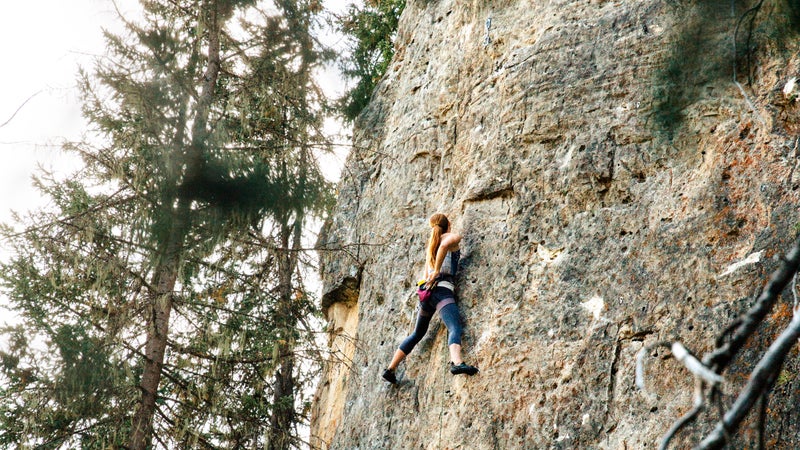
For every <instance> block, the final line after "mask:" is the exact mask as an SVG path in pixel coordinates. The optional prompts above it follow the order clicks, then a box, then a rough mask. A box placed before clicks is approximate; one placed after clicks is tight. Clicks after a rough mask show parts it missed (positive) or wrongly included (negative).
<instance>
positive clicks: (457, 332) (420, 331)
mask: <svg viewBox="0 0 800 450" xmlns="http://www.w3.org/2000/svg"><path fill="white" fill-rule="evenodd" d="M439 316H440V317H441V318H442V322H444V324H445V326H446V327H447V332H448V335H447V345H451V344H459V345H460V344H461V333H462V328H461V317H460V315H459V314H458V306H456V304H455V303H450V304H448V305H445V306H444V307H442V309H440V310H439ZM432 318H433V313H432V312H429V311H426V310H425V309H423V308H419V311H418V312H417V325H416V326H415V327H414V333H413V334H412V335H411V336H409V337H407V338H405V340H404V341H403V343H402V344H400V350H402V351H403V353H405V354H406V355H408V354H409V353H411V350H413V349H414V347H415V346H416V345H417V344H419V341H421V340H422V338H423V337H425V333H427V332H428V325H430V323H431V319H432Z"/></svg>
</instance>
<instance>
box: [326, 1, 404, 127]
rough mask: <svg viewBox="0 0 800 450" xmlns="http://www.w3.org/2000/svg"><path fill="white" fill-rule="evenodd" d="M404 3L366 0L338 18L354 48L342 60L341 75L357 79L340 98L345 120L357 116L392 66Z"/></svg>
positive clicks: (341, 110) (351, 119) (350, 119)
mask: <svg viewBox="0 0 800 450" xmlns="http://www.w3.org/2000/svg"><path fill="white" fill-rule="evenodd" d="M405 6H406V0H366V1H365V2H364V4H363V5H361V6H356V5H351V6H350V8H349V9H348V11H347V14H346V15H345V16H344V17H343V18H341V19H340V20H339V21H338V24H339V29H340V31H341V32H343V33H344V34H345V35H346V36H348V38H349V41H350V49H351V52H350V54H349V55H348V56H347V57H346V58H344V59H342V60H341V61H340V63H341V69H342V74H343V75H344V76H345V77H348V78H351V79H353V80H355V85H354V86H353V87H352V88H350V89H349V90H348V91H347V92H345V94H344V96H343V97H342V98H341V99H340V100H339V110H340V112H341V114H342V115H343V117H344V118H345V119H346V120H348V121H353V120H355V118H356V117H358V115H359V114H360V113H361V111H362V110H363V109H364V108H365V107H366V106H367V103H369V100H370V98H371V97H372V92H373V91H374V90H375V87H376V86H377V85H378V81H380V79H381V77H383V74H384V73H386V70H387V69H388V68H389V63H390V62H391V60H392V56H394V42H393V41H394V37H395V35H396V34H397V24H398V22H399V20H400V14H401V13H402V12H403V9H405Z"/></svg>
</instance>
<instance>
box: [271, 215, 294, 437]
mask: <svg viewBox="0 0 800 450" xmlns="http://www.w3.org/2000/svg"><path fill="white" fill-rule="evenodd" d="M287 222H288V221H287ZM300 235H301V227H300V219H299V218H298V219H297V222H295V224H294V225H288V224H286V223H285V224H284V225H283V226H282V229H281V247H282V248H281V250H279V253H280V255H279V257H278V271H279V273H278V277H279V280H280V286H279V291H278V292H279V300H278V305H277V308H276V313H277V317H276V321H277V323H278V324H280V325H279V326H280V334H279V336H278V341H277V342H278V355H279V356H278V358H279V361H280V362H279V367H278V370H277V372H276V374H275V383H274V390H273V395H272V415H271V416H270V421H269V425H270V427H269V431H268V438H267V450H283V449H287V448H289V445H290V444H291V442H292V440H293V430H292V427H293V426H294V423H295V405H294V401H295V393H294V387H295V380H294V366H295V360H294V346H295V337H294V311H293V297H292V295H293V291H294V287H293V284H292V276H293V275H294V271H295V269H296V267H297V251H295V250H296V249H299V248H300ZM290 239H291V241H292V243H291V247H290V243H289V242H290Z"/></svg>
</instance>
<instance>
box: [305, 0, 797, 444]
mask: <svg viewBox="0 0 800 450" xmlns="http://www.w3.org/2000/svg"><path fill="white" fill-rule="evenodd" d="M792 4H794V3H792V2H789V3H786V2H773V5H772V6H770V7H766V6H765V7H764V8H762V9H761V10H760V11H757V13H756V14H753V13H752V12H751V13H749V14H748V16H746V17H745V19H746V20H745V21H744V22H743V25H741V26H740V27H739V31H738V34H737V36H736V37H737V39H736V43H737V46H738V48H739V49H742V48H748V45H749V46H750V47H752V48H755V51H753V52H751V53H750V54H749V56H748V55H745V54H744V52H742V51H741V50H740V51H739V58H738V60H737V64H736V69H735V70H736V75H737V78H736V79H737V80H738V81H739V83H741V84H739V85H737V84H736V83H734V81H733V80H734V74H733V70H734V69H733V68H734V61H733V60H734V57H733V51H734V49H733V47H734V45H733V43H734V34H735V31H736V29H737V27H736V25H737V22H738V21H739V19H740V17H742V16H743V15H744V14H745V13H746V11H747V10H748V9H749V8H750V6H752V5H745V4H743V3H742V4H740V2H733V3H732V2H730V1H726V2H722V1H704V2H694V3H690V2H681V1H680V0H678V1H677V2H673V1H667V2H633V1H620V2H608V1H586V2H572V1H564V0H554V1H550V2H535V1H532V0H498V1H492V2H484V1H474V0H473V1H456V0H438V1H436V0H409V2H408V4H407V6H406V9H405V11H404V13H403V16H402V19H401V23H400V29H399V30H398V35H397V39H396V44H395V45H396V54H395V59H394V61H393V63H392V65H391V67H390V69H389V71H388V73H387V74H386V76H385V77H384V79H383V80H382V82H381V83H380V85H379V87H378V90H377V92H376V93H375V95H374V97H373V100H372V102H371V104H370V106H369V107H368V108H367V110H365V112H364V113H363V114H362V116H361V117H360V118H359V120H358V121H357V123H356V129H355V132H354V141H353V143H354V148H353V151H352V153H351V155H350V158H349V161H348V163H347V166H346V168H345V173H344V176H343V179H342V182H341V185H340V198H339V203H338V206H337V210H336V211H335V215H334V216H333V217H332V219H331V220H330V222H329V223H328V224H327V227H326V233H325V235H324V236H323V237H322V239H321V243H323V244H325V245H326V246H327V247H328V248H329V249H331V250H332V251H326V252H325V253H324V254H323V267H322V272H323V280H324V288H323V291H324V292H323V294H324V299H323V306H324V308H325V310H326V314H327V318H328V321H329V330H330V338H331V339H330V342H331V347H332V355H333V357H332V358H331V360H330V361H329V363H328V365H327V367H326V369H325V376H324V378H323V380H322V381H321V383H320V387H319V391H318V394H317V399H316V402H315V404H314V408H313V409H314V411H313V413H312V414H313V420H312V435H313V436H315V445H317V446H319V447H320V448H331V449H445V448H447V449H454V448H463V449H516V448H526V449H549V448H557V449H578V448H601V449H640V448H657V446H658V441H659V439H660V436H661V435H663V434H664V433H665V432H666V431H667V430H668V429H669V427H670V426H671V425H672V423H673V422H674V421H675V420H676V419H678V418H679V417H680V416H681V415H682V414H683V413H684V412H686V411H687V410H688V409H690V408H691V402H692V399H691V391H692V379H691V378H690V376H689V375H688V374H687V372H686V371H685V369H683V367H682V366H680V365H679V364H678V363H677V362H676V361H675V360H674V358H671V354H670V353H669V352H668V351H666V350H654V351H652V352H650V353H649V354H648V355H647V357H645V361H644V362H645V369H646V383H647V390H646V391H644V392H643V391H640V390H638V389H637V388H636V387H635V386H634V367H635V355H636V354H637V352H638V351H639V350H640V349H641V348H642V347H643V346H646V345H650V344H653V343H656V342H659V341H665V340H675V339H677V340H680V341H681V342H683V343H684V345H686V346H687V348H690V349H691V350H693V351H694V352H695V353H696V354H698V355H699V356H702V355H703V354H704V353H705V352H707V351H709V350H710V349H712V348H713V346H714V340H715V338H716V337H717V336H719V335H720V334H721V333H722V331H723V330H724V329H725V328H726V327H727V326H728V325H729V324H730V323H731V322H732V321H733V320H734V319H735V318H736V317H737V316H738V315H739V314H740V313H742V312H743V311H745V310H746V308H747V307H748V306H749V305H750V304H751V303H752V300H753V295H754V294H757V293H758V289H759V288H760V287H761V286H762V285H763V283H764V282H765V280H766V278H767V276H768V274H769V273H770V272H771V271H772V270H773V269H774V268H775V267H776V266H777V259H778V258H779V256H780V255H781V254H782V253H783V251H784V250H785V249H786V248H788V247H789V245H790V243H791V242H792V240H793V238H794V237H795V235H796V234H797V231H798V228H797V224H798V209H797V208H798V201H799V200H800V190H798V187H800V170H798V167H797V166H798V162H800V161H799V160H798V152H800V148H798V137H797V135H798V129H799V128H800V127H799V126H798V125H800V116H799V115H798V111H799V108H798V105H797V102H796V101H794V100H793V96H792V93H791V92H790V93H788V94H784V92H783V91H784V87H785V86H786V83H787V81H788V80H790V79H791V78H792V77H794V76H797V75H800V72H799V66H800V59H798V57H797V56H796V55H797V54H798V53H797V48H796V44H795V42H798V41H800V39H798V34H797V33H796V26H795V25H796V24H795V23H794V22H792V21H791V20H789V19H787V18H792V17H796V16H797V14H796V11H795V10H794V9H791V8H790V6H791V5H792ZM786 5H789V6H786ZM781 8H783V9H781ZM787 8H789V9H787ZM786 11H790V12H793V11H794V12H793V14H794V15H791V14H787V13H786ZM748 17H753V18H755V21H754V22H753V27H752V28H753V29H754V30H755V32H754V34H753V37H752V39H751V42H750V44H746V43H745V42H746V38H747V36H746V34H747V33H746V30H747V29H748V28H749V25H748V23H749V19H748ZM488 18H491V23H490V26H489V28H488V32H487V19H488ZM487 37H488V39H487ZM748 77H749V78H750V79H751V81H752V82H751V83H749V84H748ZM787 90H788V89H787ZM437 211H439V212H444V213H446V214H448V216H449V217H450V218H451V219H452V220H453V222H454V229H455V230H456V231H459V232H460V233H461V234H462V235H463V236H464V240H463V242H462V253H463V258H462V263H461V268H460V276H459V281H458V284H457V292H458V296H459V306H460V309H461V314H462V317H463V319H464V321H465V324H466V329H465V336H464V356H465V359H466V360H467V361H468V362H470V363H472V364H475V365H477V366H479V367H480V370H481V372H480V373H479V374H478V375H476V376H474V377H471V378H470V377H453V376H451V375H450V374H449V372H447V367H446V364H447V362H448V354H447V348H446V340H447V331H446V329H445V327H444V326H443V325H442V324H441V323H440V321H439V319H438V317H437V318H435V319H434V321H433V323H432V325H431V329H430V330H429V332H428V337H427V338H426V339H425V340H423V341H422V343H421V344H420V345H419V346H417V348H416V349H415V350H414V352H412V353H411V355H410V356H409V358H407V360H406V362H404V363H403V364H402V365H401V366H400V369H399V371H398V375H399V378H400V380H401V381H400V383H399V385H398V386H389V385H387V384H386V383H385V382H383V381H382V380H381V378H380V374H381V372H382V370H383V368H385V367H386V365H387V364H388V362H389V360H390V358H391V355H392V353H393V352H394V350H395V349H396V348H397V345H398V344H399V343H400V341H401V340H402V339H403V338H404V337H405V336H407V335H408V334H410V332H411V330H412V328H413V325H414V318H415V307H416V303H417V300H416V298H415V296H414V294H413V287H414V282H415V280H416V279H418V278H419V277H421V275H422V270H423V253H424V247H425V242H426V239H427V236H428V233H429V228H428V226H427V219H428V217H429V216H430V215H431V214H432V213H434V212H437ZM335 249H340V251H334V250H335ZM791 296H792V294H791V293H790V292H788V290H787V292H784V296H783V297H784V298H783V300H782V301H781V303H780V304H779V305H778V306H777V308H776V310H775V311H773V312H772V314H771V316H770V318H769V320H768V321H767V323H766V324H765V325H764V326H763V327H762V329H761V331H760V332H759V335H758V338H757V339H755V340H754V341H753V342H752V343H751V344H750V345H749V346H748V349H747V351H746V352H745V354H743V355H741V356H740V357H739V358H738V359H737V361H736V363H735V365H734V366H732V367H731V368H730V370H728V371H727V372H725V377H726V381H725V385H724V386H725V387H724V391H725V393H726V394H727V396H726V398H725V399H724V401H725V402H726V403H729V402H731V401H732V399H733V398H735V397H733V396H734V395H735V394H736V393H738V391H739V390H740V389H741V387H742V386H743V384H744V382H745V380H746V374H747V373H748V372H749V370H750V369H751V368H752V366H753V364H754V362H755V361H756V360H757V358H758V357H759V355H760V354H761V352H763V350H764V349H765V348H766V345H768V343H769V341H770V340H771V338H772V337H774V336H775V334H776V333H777V332H778V330H780V329H781V328H782V327H783V326H785V325H786V323H787V321H788V316H790V310H791V302H792V298H791ZM798 366H800V362H798V361H797V353H796V352H795V353H793V354H792V357H791V358H790V359H789V360H788V361H787V363H786V366H785V367H786V369H785V370H784V372H783V373H781V374H780V376H779V377H778V381H777V383H776V387H775V390H774V394H773V396H772V397H771V400H770V404H769V408H768V409H767V418H768V426H767V431H768V436H767V439H768V443H769V444H770V445H771V448H798V447H800V438H798V436H799V435H800V434H798V431H800V428H799V427H798V417H799V416H798V412H800V411H798V408H800V406H798V403H799V402H797V398H798V395H800V380H799V379H797V378H796V374H797V369H798V368H800V367H798ZM716 419H717V415H716V413H706V414H704V415H701V417H700V418H699V420H698V422H697V423H696V424H695V425H693V426H692V427H690V428H689V429H687V430H686V431H684V432H682V433H680V434H679V435H678V439H677V441H675V442H676V446H675V448H686V447H690V446H691V445H692V443H696V442H698V441H699V438H700V437H701V436H703V435H704V434H705V433H707V432H708V431H709V430H710V429H711V427H712V426H713V424H714V421H715V420H716ZM751 422H752V420H751ZM755 439H756V438H755V435H754V432H753V431H752V429H751V428H748V427H745V429H743V430H742V431H741V432H740V433H738V434H737V435H736V437H735V441H734V445H733V448H744V447H747V446H752V445H753V442H754V440H755Z"/></svg>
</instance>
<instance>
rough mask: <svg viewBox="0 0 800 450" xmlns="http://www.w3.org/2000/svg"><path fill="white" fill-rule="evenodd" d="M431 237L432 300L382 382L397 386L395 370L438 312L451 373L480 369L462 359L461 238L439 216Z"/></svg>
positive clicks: (427, 269) (433, 221)
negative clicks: (457, 288) (458, 279)
mask: <svg viewBox="0 0 800 450" xmlns="http://www.w3.org/2000/svg"><path fill="white" fill-rule="evenodd" d="M429 222H430V226H431V236H430V239H428V247H427V251H426V257H425V288H426V289H433V291H432V292H431V294H432V295H431V296H430V298H429V299H428V300H427V301H425V302H420V304H419V307H418V310H417V323H416V326H415V327H414V333H413V334H412V335H411V336H409V337H407V338H406V339H405V340H404V341H403V342H402V343H401V344H400V347H399V348H398V349H397V350H396V351H395V352H394V357H393V358H392V362H391V363H390V364H389V367H388V368H386V370H384V371H383V379H384V380H386V381H388V382H389V383H392V384H396V383H397V377H396V376H395V369H397V366H398V365H399V364H400V362H401V361H403V359H405V357H406V356H407V355H408V354H409V353H411V350H413V349H414V346H416V345H417V344H418V343H419V341H421V340H422V338H423V337H424V336H425V333H426V332H427V331H428V325H429V324H430V323H431V319H432V318H433V313H435V312H436V311H439V316H440V317H441V318H442V322H444V324H445V326H446V327H447V331H448V337H447V344H448V348H449V350H450V373H452V374H453V375H458V374H467V375H475V374H476V373H478V368H477V367H474V366H470V365H468V364H466V363H465V362H464V360H463V359H462V358H461V331H462V330H461V317H460V314H459V312H458V306H457V305H456V297H455V275H456V270H457V269H458V258H459V257H460V255H461V252H460V250H459V243H460V242H461V236H460V235H459V234H457V233H451V232H450V221H449V220H447V217H446V216H445V215H444V214H441V213H436V214H434V215H433V216H431V218H430V221H429Z"/></svg>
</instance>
